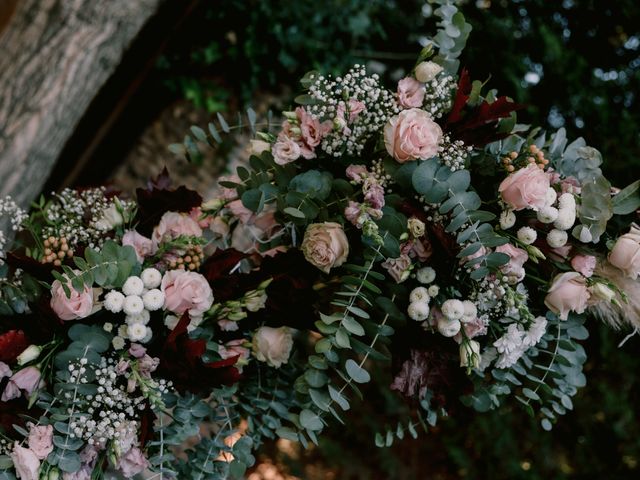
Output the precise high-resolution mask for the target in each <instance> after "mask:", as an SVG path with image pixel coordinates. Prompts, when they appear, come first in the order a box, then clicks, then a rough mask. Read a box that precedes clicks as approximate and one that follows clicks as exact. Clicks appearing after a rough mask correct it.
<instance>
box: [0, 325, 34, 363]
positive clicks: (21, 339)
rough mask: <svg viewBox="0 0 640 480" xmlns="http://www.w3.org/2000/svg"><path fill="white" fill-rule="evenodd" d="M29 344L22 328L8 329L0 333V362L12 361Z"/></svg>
mask: <svg viewBox="0 0 640 480" xmlns="http://www.w3.org/2000/svg"><path fill="white" fill-rule="evenodd" d="M28 346H29V340H28V339H27V336H26V335H25V333H24V331H22V330H9V331H8V332H6V333H3V334H1V335H0V362H5V363H12V362H14V361H15V359H16V357H17V356H18V355H20V354H21V353H22V351H23V350H24V349H25V348H27V347H28Z"/></svg>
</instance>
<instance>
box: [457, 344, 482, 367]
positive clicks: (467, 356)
mask: <svg viewBox="0 0 640 480" xmlns="http://www.w3.org/2000/svg"><path fill="white" fill-rule="evenodd" d="M479 365H480V344H479V343H478V342H476V341H475V340H469V341H468V342H463V343H462V344H460V366H461V367H469V368H478V366H479Z"/></svg>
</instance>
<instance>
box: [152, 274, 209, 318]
mask: <svg viewBox="0 0 640 480" xmlns="http://www.w3.org/2000/svg"><path fill="white" fill-rule="evenodd" d="M160 288H161V290H162V292H163V293H164V307H165V308H166V309H167V310H169V311H171V312H173V313H176V314H178V315H181V314H183V313H185V312H189V315H191V316H200V315H202V314H203V313H204V312H206V311H207V310H209V308H211V305H212V304H213V292H212V291H211V287H210V286H209V283H208V282H207V279H206V278H204V277H203V276H202V275H200V274H199V273H196V272H188V271H185V270H170V271H168V272H166V273H165V274H164V276H163V277H162V284H161V285H160Z"/></svg>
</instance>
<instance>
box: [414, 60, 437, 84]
mask: <svg viewBox="0 0 640 480" xmlns="http://www.w3.org/2000/svg"><path fill="white" fill-rule="evenodd" d="M442 70H443V68H442V67H441V66H440V65H438V64H437V63H436V62H421V63H420V64H419V65H418V66H417V67H416V71H415V76H416V80H418V81H419V82H422V83H427V82H430V81H431V80H433V79H434V78H436V76H437V75H438V74H439V73H440V72H442Z"/></svg>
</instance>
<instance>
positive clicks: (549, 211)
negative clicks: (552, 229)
mask: <svg viewBox="0 0 640 480" xmlns="http://www.w3.org/2000/svg"><path fill="white" fill-rule="evenodd" d="M537 217H538V220H540V221H541V222H542V223H553V222H555V220H556V219H557V218H558V209H557V208H555V207H543V208H541V209H540V210H538V213H537Z"/></svg>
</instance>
